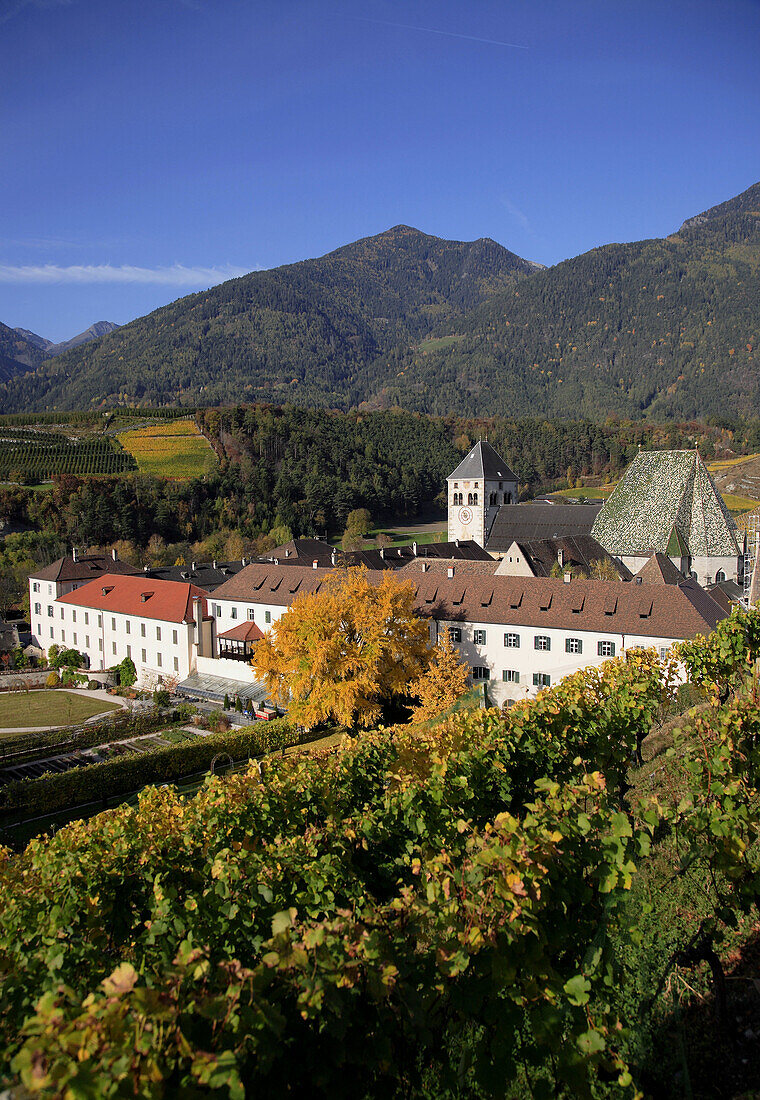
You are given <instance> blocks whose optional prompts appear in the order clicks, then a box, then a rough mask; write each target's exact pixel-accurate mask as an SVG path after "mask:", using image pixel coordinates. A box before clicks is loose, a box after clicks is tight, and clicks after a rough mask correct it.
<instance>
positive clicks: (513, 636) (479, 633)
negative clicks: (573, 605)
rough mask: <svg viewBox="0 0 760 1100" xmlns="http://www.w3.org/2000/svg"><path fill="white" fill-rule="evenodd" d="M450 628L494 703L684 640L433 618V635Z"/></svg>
mask: <svg viewBox="0 0 760 1100" xmlns="http://www.w3.org/2000/svg"><path fill="white" fill-rule="evenodd" d="M445 631H449V632H450V634H449V636H450V637H451V640H452V642H453V644H454V648H455V649H456V650H458V652H459V654H460V656H461V657H462V659H463V661H464V662H465V664H468V665H469V666H470V668H471V669H472V670H473V671H472V673H471V679H472V681H473V683H482V682H485V683H486V684H487V687H488V695H489V697H490V699H491V700H492V702H494V703H495V704H501V703H504V702H505V701H506V700H508V699H511V700H517V699H525V698H528V697H534V696H535V695H536V694H537V693H538V692H539V691H540V690H541V689H542V688H544V687H552V686H554V685H555V684H557V683H559V681H560V680H562V679H563V678H564V677H565V676H569V675H570V674H571V673H573V672H578V671H579V670H580V669H583V668H588V667H589V666H590V665H601V664H603V663H604V661H608V660H609V659H610V658H611V657H619V656H621V655H622V654H624V653H626V652H627V651H629V650H631V649H641V648H647V649H648V648H651V647H653V648H654V649H655V650H656V651H657V652H658V653H659V654H660V656H665V654H666V653H667V652H668V651H669V650H670V647H671V646H672V645H673V644H674V643H675V642H677V641H679V640H680V639H678V638H666V637H662V638H652V637H645V636H644V635H637V634H618V633H615V632H614V631H606V632H604V633H600V632H596V631H588V630H577V629H573V630H565V629H560V628H557V627H552V626H541V627H533V626H515V625H510V624H509V623H492V622H491V623H470V622H459V621H453V620H450V621H448V622H447V621H444V620H441V621H440V622H436V621H435V620H433V621H432V622H431V639H432V640H433V641H438V640H439V639H440V638H441V636H442V635H443V633H444V632H445Z"/></svg>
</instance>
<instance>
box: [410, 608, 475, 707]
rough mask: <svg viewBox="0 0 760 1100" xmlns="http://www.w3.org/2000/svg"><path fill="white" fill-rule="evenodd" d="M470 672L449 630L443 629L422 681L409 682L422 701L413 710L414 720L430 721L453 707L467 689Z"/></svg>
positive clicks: (411, 690)
mask: <svg viewBox="0 0 760 1100" xmlns="http://www.w3.org/2000/svg"><path fill="white" fill-rule="evenodd" d="M469 674H470V669H469V666H468V665H466V664H464V663H463V661H462V659H461V657H460V656H459V653H458V651H457V650H456V649H454V647H453V645H452V644H451V639H450V637H449V633H448V631H447V630H444V632H443V634H442V635H441V637H440V639H439V641H438V644H437V645H436V646H435V648H434V649H433V655H432V657H431V659H430V664H429V665H428V667H427V669H426V670H425V672H423V674H422V676H420V678H419V680H416V681H414V682H413V683H411V684H410V685H409V694H410V695H416V696H417V698H418V699H419V701H420V704H419V706H418V707H415V709H414V711H413V713H412V721H413V722H429V721H430V720H431V719H432V718H436V717H437V716H438V715H439V714H442V713H443V711H445V710H448V709H449V707H451V706H453V705H454V703H455V702H456V701H457V699H458V698H459V697H460V695H464V693H465V692H466V691H467V688H468V686H469V685H468V683H467V678H468V676H469Z"/></svg>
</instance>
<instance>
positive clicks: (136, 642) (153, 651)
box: [43, 603, 195, 688]
mask: <svg viewBox="0 0 760 1100" xmlns="http://www.w3.org/2000/svg"><path fill="white" fill-rule="evenodd" d="M45 625H46V626H47V635H46V637H45V638H44V642H43V645H44V648H45V649H47V648H49V647H50V646H51V645H54V644H55V645H58V646H61V647H63V648H65V649H78V650H79V652H80V653H84V654H86V656H87V657H88V658H89V661H90V671H94V670H104V669H106V668H113V666H114V665H117V664H120V663H121V661H123V660H124V658H125V657H130V658H131V659H132V661H133V662H134V665H135V670H136V672H137V686H138V687H143V686H145V687H150V688H152V687H155V686H157V685H158V684H159V683H161V682H163V681H164V680H167V679H171V680H173V679H176V678H177V677H179V679H181V680H182V679H184V678H185V677H186V676H188V675H189V674H190V671H191V669H192V668H193V667H194V665H195V623H173V622H166V621H165V620H160V619H150V618H143V617H138V616H136V615H127V614H122V613H120V612H111V611H99V610H97V609H95V608H92V609H91V608H85V607H73V606H71V605H68V604H64V603H56V604H54V605H53V616H52V617H51V618H50V619H48V620H47V623H46V624H45ZM43 633H44V629H43Z"/></svg>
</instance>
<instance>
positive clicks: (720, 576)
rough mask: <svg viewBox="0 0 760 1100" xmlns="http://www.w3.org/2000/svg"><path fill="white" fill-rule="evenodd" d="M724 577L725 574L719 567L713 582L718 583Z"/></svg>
mask: <svg viewBox="0 0 760 1100" xmlns="http://www.w3.org/2000/svg"><path fill="white" fill-rule="evenodd" d="M725 579H726V574H725V573H724V572H723V570H722V569H719V570H718V572H717V573H716V574H715V583H716V584H720V582H721V581H724V580H725Z"/></svg>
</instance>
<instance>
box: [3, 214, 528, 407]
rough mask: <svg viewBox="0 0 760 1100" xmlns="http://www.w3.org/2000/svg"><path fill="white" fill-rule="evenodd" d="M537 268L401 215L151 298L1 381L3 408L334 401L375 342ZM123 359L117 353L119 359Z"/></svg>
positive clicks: (413, 333)
mask: <svg viewBox="0 0 760 1100" xmlns="http://www.w3.org/2000/svg"><path fill="white" fill-rule="evenodd" d="M534 270H535V268H534V265H532V264H531V263H530V261H526V260H523V259H522V258H521V257H519V256H516V255H515V254H514V253H512V252H510V251H509V250H508V249H506V248H504V247H503V246H502V245H499V244H497V243H496V242H495V241H489V240H487V239H485V238H484V239H481V240H480V241H475V242H467V241H445V240H442V239H440V238H438V237H433V236H430V235H428V234H424V233H421V232H420V231H419V230H415V229H412V228H411V227H408V226H397V227H393V228H391V229H390V230H386V231H385V232H383V233H381V234H377V235H375V236H373V237H364V238H361V239H360V240H358V241H354V242H351V243H350V244H348V245H343V246H341V247H340V248H338V249H335V250H333V251H332V252H330V253H327V254H326V255H325V256H322V257H319V258H317V259H310V260H300V261H297V262H296V263H294V264H288V265H285V266H283V267H279V268H272V269H270V270H268V271H255V272H251V273H249V274H248V275H244V276H240V277H239V278H236V279H232V280H229V281H227V282H225V283H222V284H220V285H219V286H216V287H212V288H211V289H210V290H207V291H200V292H197V293H195V294H191V295H187V296H186V297H183V298H180V299H178V300H177V301H176V302H173V303H170V304H168V305H166V306H162V307H160V308H159V309H157V310H154V311H153V312H152V313H150V314H147V315H146V316H145V317H143V318H137V319H136V320H135V321H132V322H130V323H129V324H127V325H123V326H122V327H121V328H119V329H118V330H117V331H115V332H112V333H109V334H108V335H107V336H105V337H102V338H101V339H99V340H96V341H93V342H91V343H89V344H85V345H82V346H81V347H79V348H75V349H73V350H70V351H67V352H64V353H63V354H62V355H60V356H57V357H56V359H55V360H49V361H48V362H47V363H45V364H43V366H42V367H41V368H39V369H38V370H37V371H36V372H35V376H34V378H33V379H31V378H26V379H23V378H19V379H18V380H17V381H16V382H15V383H14V382H13V381H11V382H8V383H6V384H5V387H4V390H2V391H1V392H0V401H1V402H2V407H3V408H4V409H5V410H10V409H11V408H28V409H41V408H45V407H58V408H60V407H67V408H71V407H86V406H88V405H90V404H92V403H93V399H94V400H95V401H96V402H101V401H103V400H106V401H108V400H110V401H116V400H119V399H123V395H124V394H126V396H127V398H128V399H130V400H133V401H146V402H151V403H159V404H160V403H166V402H169V401H176V400H178V399H179V400H184V401H186V402H192V403H199V404H214V403H218V402H220V401H221V402H224V401H225V400H229V399H231V398H234V399H239V398H240V396H241V393H242V394H243V395H245V398H246V399H247V400H255V399H260V400H271V399H272V398H273V397H274V398H277V397H281V398H282V399H284V400H288V399H291V398H292V396H293V394H294V391H295V390H296V389H298V390H300V391H301V393H300V394H299V397H300V398H301V403H313V404H317V405H325V404H327V405H333V404H334V405H340V404H344V403H345V401H346V397H345V390H346V389H348V390H349V391H350V396H349V398H348V400H349V401H352V400H353V399H354V398H355V399H357V400H358V399H359V397H360V396H361V395H360V394H359V393H358V392H356V393H354V392H353V388H352V379H353V377H354V376H356V375H358V373H360V372H361V370H363V369H364V368H365V367H366V366H367V365H368V364H369V363H370V362H371V361H373V360H374V359H376V358H377V357H378V356H379V355H381V354H383V353H385V352H388V351H390V350H392V349H393V348H394V347H403V346H405V345H406V344H408V343H409V341H410V340H417V339H420V338H421V337H423V336H424V335H426V334H428V333H429V332H430V330H431V329H432V327H433V326H434V325H435V324H436V323H438V322H439V321H440V320H442V319H443V318H447V319H449V320H451V319H453V318H454V317H460V316H462V315H464V313H466V312H467V311H468V310H469V309H471V308H472V307H473V306H474V305H477V304H478V303H479V302H480V301H482V300H484V299H485V298H486V297H488V296H489V295H490V294H492V293H494V292H495V291H496V290H498V289H501V288H503V287H506V286H508V285H512V283H513V282H514V281H515V280H520V279H524V278H526V277H527V276H528V275H529V274H532V272H533V271H534ZM121 363H123V364H125V365H124V366H123V367H121V366H120V364H121Z"/></svg>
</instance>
